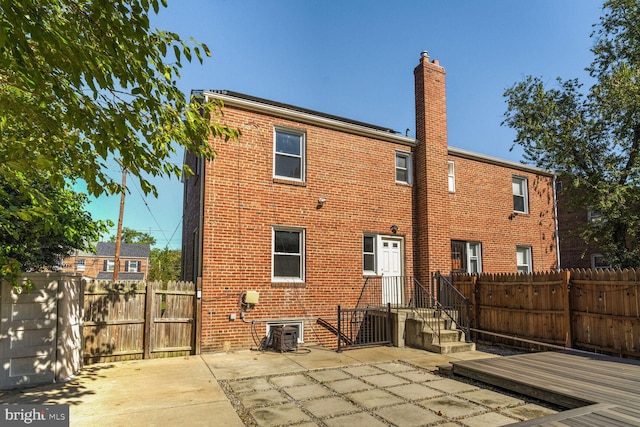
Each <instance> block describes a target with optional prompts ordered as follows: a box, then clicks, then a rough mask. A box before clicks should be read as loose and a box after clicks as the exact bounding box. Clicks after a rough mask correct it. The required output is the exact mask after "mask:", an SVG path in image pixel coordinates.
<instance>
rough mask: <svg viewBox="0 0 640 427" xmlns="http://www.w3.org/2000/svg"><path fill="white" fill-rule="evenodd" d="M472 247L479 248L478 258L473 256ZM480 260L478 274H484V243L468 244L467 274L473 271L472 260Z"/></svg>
mask: <svg viewBox="0 0 640 427" xmlns="http://www.w3.org/2000/svg"><path fill="white" fill-rule="evenodd" d="M471 246H477V248H478V256H477V257H472V256H471ZM472 259H477V260H478V273H482V243H480V242H467V273H471V271H469V270H470V269H471V260H472Z"/></svg>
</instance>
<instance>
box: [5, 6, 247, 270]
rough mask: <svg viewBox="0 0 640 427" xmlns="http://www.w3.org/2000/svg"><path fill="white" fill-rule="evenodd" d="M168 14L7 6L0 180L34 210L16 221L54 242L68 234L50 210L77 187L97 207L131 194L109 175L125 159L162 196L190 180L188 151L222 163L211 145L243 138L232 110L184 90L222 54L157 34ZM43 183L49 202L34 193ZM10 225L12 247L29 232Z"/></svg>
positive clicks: (148, 189) (145, 186)
mask: <svg viewBox="0 0 640 427" xmlns="http://www.w3.org/2000/svg"><path fill="white" fill-rule="evenodd" d="M161 6H162V7H166V6H167V4H166V0H160V1H159V0H122V1H112V0H38V1H35V0H25V1H15V0H0V138H1V139H0V177H1V179H2V182H11V183H12V185H13V187H12V191H14V192H16V193H17V194H19V195H20V196H21V197H22V198H23V199H24V200H26V199H32V200H33V203H32V204H22V205H21V208H20V214H17V213H16V214H15V215H13V214H10V213H7V212H3V216H4V217H8V216H11V215H13V217H14V218H18V219H19V220H24V218H27V217H28V218H29V220H30V221H31V223H32V224H40V225H41V226H42V228H43V229H45V230H48V231H49V232H51V231H56V230H57V231H62V230H61V227H60V224H59V223H60V220H59V219H58V218H56V217H55V216H53V215H50V214H49V213H47V212H46V209H43V208H41V207H46V206H48V205H50V204H55V203H56V200H55V197H56V196H57V195H58V194H57V193H56V191H57V190H56V189H63V188H66V185H67V183H69V182H71V183H73V182H75V181H76V180H82V181H85V182H86V184H87V189H88V192H89V194H91V195H93V196H98V195H101V194H104V193H108V194H114V193H118V192H120V191H122V188H121V186H120V185H119V184H118V182H115V181H114V180H112V179H111V178H110V177H109V176H108V175H107V171H106V166H105V165H106V161H107V160H108V159H111V158H114V157H116V158H118V159H119V161H120V162H121V165H122V166H123V167H124V168H126V169H127V171H128V172H129V174H130V175H131V176H133V177H134V178H137V179H138V181H139V183H140V188H141V189H142V190H143V191H144V192H145V193H152V194H154V195H155V194H157V190H156V188H155V187H154V186H153V185H152V184H151V183H150V182H149V180H148V177H149V176H179V175H180V174H181V173H182V172H183V168H184V170H185V171H187V172H190V171H189V169H188V167H186V166H183V165H175V164H173V163H171V162H170V161H169V158H170V156H171V155H172V154H173V153H175V152H176V149H177V147H183V148H184V149H186V150H188V151H190V152H193V153H195V154H197V155H200V156H203V157H204V158H207V159H211V158H213V157H214V152H213V150H212V148H211V147H210V146H209V144H208V143H207V137H208V136H209V135H211V134H212V135H214V136H216V137H220V138H223V139H229V138H233V137H235V135H236V131H235V130H232V129H230V128H228V127H226V126H222V125H219V124H217V118H219V117H220V115H221V109H220V107H221V106H220V105H218V104H215V103H205V102H203V100H201V99H198V98H191V99H188V98H187V97H185V95H184V94H183V93H182V92H181V91H180V89H179V88H178V86H177V79H178V78H179V77H180V69H181V67H182V66H183V64H184V63H185V62H191V61H192V60H193V59H197V61H199V62H202V60H203V57H205V56H209V55H210V52H209V49H208V48H207V46H206V45H204V44H200V43H197V42H195V41H194V40H192V39H191V40H189V41H188V42H187V41H184V40H182V39H181V38H180V37H179V36H178V35H177V34H174V33H171V32H167V31H161V30H157V29H152V28H151V27H150V23H149V15H150V14H151V13H157V12H158V11H159V8H160V7H161ZM39 172H44V173H45V175H43V176H44V177H46V180H47V183H48V186H46V189H47V191H43V190H42V189H41V188H39V187H35V186H34V185H33V184H34V183H36V182H38V183H39V182H40V181H39V180H40V179H41V177H39V176H37V175H38V173H39ZM49 190H51V191H49ZM59 191H62V190H59ZM72 206H74V207H75V208H77V209H83V206H82V204H79V205H78V204H76V205H69V207H72ZM0 209H2V210H6V209H7V205H5V204H3V205H2V207H0ZM77 214H78V215H79V214H80V212H78V213H77ZM3 224H4V226H3V227H4V228H3V230H2V232H3V233H7V234H9V235H12V236H17V235H19V230H20V229H26V228H28V226H27V223H21V222H19V221H18V222H16V223H14V222H5V223H3ZM75 225H76V226H78V227H83V228H80V229H75V230H71V229H67V231H68V232H69V233H71V234H74V233H75V234H77V235H87V234H91V232H92V230H94V228H93V227H95V226H96V225H95V224H94V225H90V224H89V223H88V222H78V223H76V224H75ZM87 227H88V228H87ZM34 237H35V238H37V237H39V236H34ZM73 241H74V242H77V243H78V245H79V246H78V248H82V247H83V246H84V245H82V244H80V241H79V239H77V240H76V239H74V240H73ZM25 244H26V243H25ZM8 262H9V261H8V260H5V261H1V260H0V266H3V267H7V266H8ZM3 271H4V270H3Z"/></svg>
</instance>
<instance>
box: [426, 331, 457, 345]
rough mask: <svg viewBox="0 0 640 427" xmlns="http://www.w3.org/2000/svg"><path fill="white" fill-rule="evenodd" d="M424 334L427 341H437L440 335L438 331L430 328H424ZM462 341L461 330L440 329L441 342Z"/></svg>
mask: <svg viewBox="0 0 640 427" xmlns="http://www.w3.org/2000/svg"><path fill="white" fill-rule="evenodd" d="M422 334H423V335H424V336H425V341H430V342H437V341H438V335H437V332H435V331H431V330H429V329H424V330H423V331H422ZM459 341H460V331H456V330H451V329H441V330H440V342H441V343H448V342H459Z"/></svg>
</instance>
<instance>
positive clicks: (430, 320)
mask: <svg viewBox="0 0 640 427" xmlns="http://www.w3.org/2000/svg"><path fill="white" fill-rule="evenodd" d="M437 304H438V302H437V301H436V300H435V298H434V296H433V292H431V291H430V290H429V289H427V288H426V287H425V286H423V285H422V284H421V283H420V282H419V281H418V280H417V279H416V278H415V277H413V276H370V277H367V279H366V280H365V282H364V285H363V287H362V291H361V292H360V297H359V299H358V303H357V305H356V309H374V308H380V307H386V306H387V305H388V306H389V307H390V308H391V309H394V310H395V311H396V312H399V311H400V310H411V312H412V313H413V315H414V316H416V317H417V318H419V320H421V321H422V324H423V325H424V327H426V328H428V329H429V330H430V331H431V332H432V333H433V334H434V335H435V336H437V340H438V342H440V326H441V325H440V323H441V322H440V315H439V312H438V309H437Z"/></svg>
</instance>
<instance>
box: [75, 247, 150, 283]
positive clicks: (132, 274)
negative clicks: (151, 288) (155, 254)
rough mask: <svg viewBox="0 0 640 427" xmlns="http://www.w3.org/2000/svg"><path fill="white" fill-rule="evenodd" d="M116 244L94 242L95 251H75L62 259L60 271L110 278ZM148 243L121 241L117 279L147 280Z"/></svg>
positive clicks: (113, 265) (93, 277)
mask: <svg viewBox="0 0 640 427" xmlns="http://www.w3.org/2000/svg"><path fill="white" fill-rule="evenodd" d="M115 253H116V244H115V243H113V242H98V243H96V253H90V252H85V251H76V252H74V253H73V254H71V255H70V256H68V257H66V258H64V259H63V260H62V271H63V272H71V273H80V274H82V275H83V276H86V277H90V278H92V279H100V280H111V279H113V271H114V269H115ZM149 255H150V247H149V244H137V243H136V244H134V243H122V244H121V245H120V270H119V271H118V280H147V272H148V270H149Z"/></svg>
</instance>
